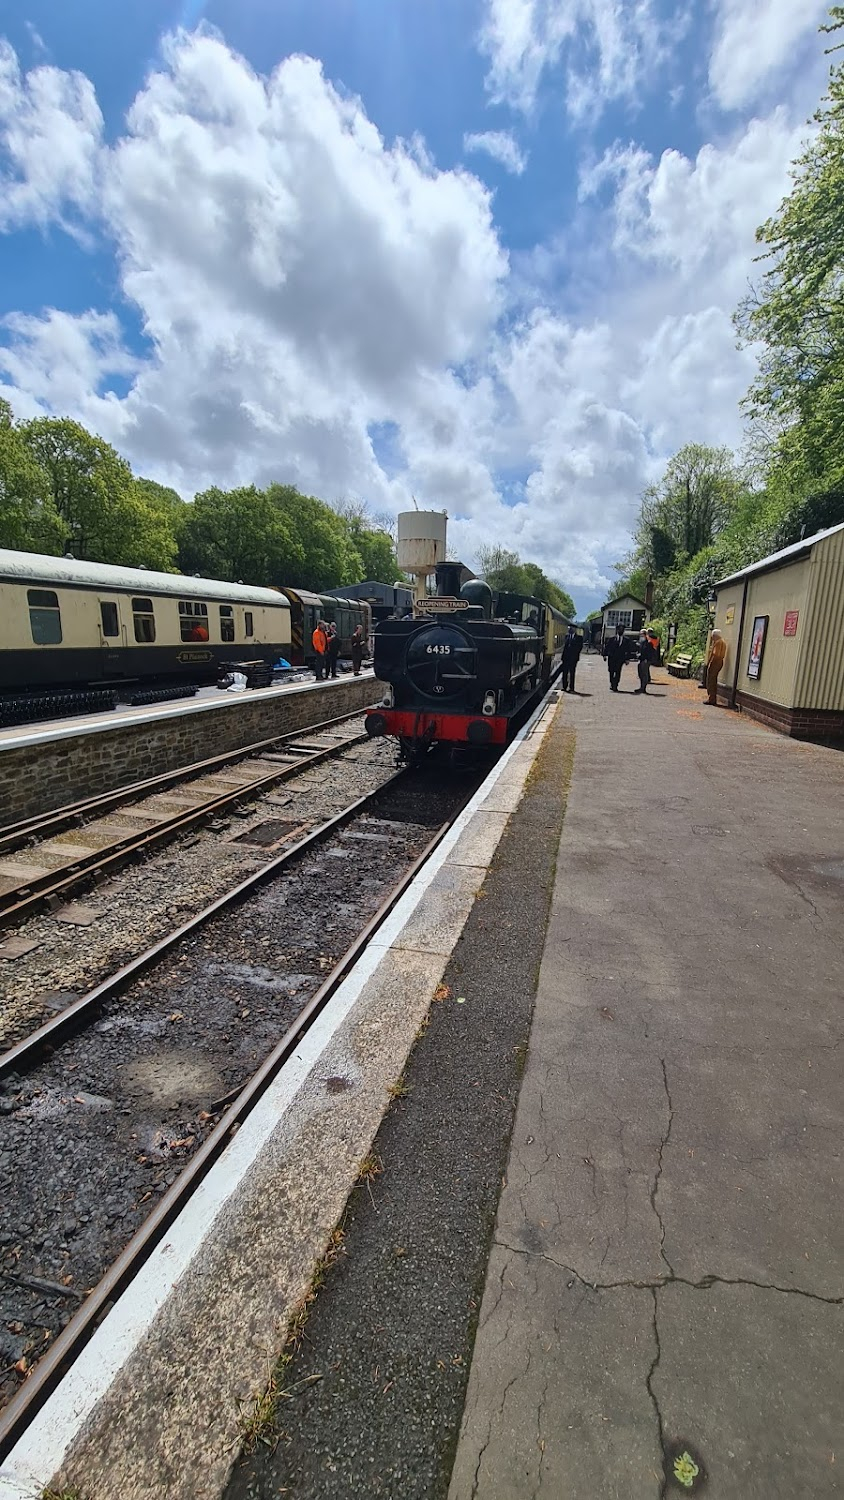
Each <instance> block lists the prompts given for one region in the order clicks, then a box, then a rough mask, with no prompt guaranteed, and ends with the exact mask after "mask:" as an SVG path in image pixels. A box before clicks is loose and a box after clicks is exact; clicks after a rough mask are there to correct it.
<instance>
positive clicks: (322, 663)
mask: <svg viewBox="0 0 844 1500" xmlns="http://www.w3.org/2000/svg"><path fill="white" fill-rule="evenodd" d="M311 645H312V646H313V648H314V657H315V661H314V672H315V673H316V680H317V682H322V679H323V677H324V676H325V670H326V663H327V661H328V657H327V652H328V633H327V631H326V629H325V625H324V623H323V621H322V620H317V626H316V630H315V631H314V633H313V635H312V636H311Z"/></svg>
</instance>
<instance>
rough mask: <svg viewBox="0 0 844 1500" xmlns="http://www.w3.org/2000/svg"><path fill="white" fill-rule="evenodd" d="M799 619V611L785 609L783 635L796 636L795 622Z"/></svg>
mask: <svg viewBox="0 0 844 1500" xmlns="http://www.w3.org/2000/svg"><path fill="white" fill-rule="evenodd" d="M799 618H800V611H799V609H787V610H786V612H785V624H784V625H783V627H782V633H783V635H796V634H797V621H798V619H799Z"/></svg>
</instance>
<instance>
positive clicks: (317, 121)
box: [0, 0, 828, 615]
mask: <svg viewBox="0 0 844 1500" xmlns="http://www.w3.org/2000/svg"><path fill="white" fill-rule="evenodd" d="M825 14H826V0H820V3H818V0H799V3H798V0H121V3H120V5H115V4H114V3H113V0H74V3H73V4H72V5H68V4H67V0H0V396H4V397H6V398H7V399H8V400H9V401H10V402H11V404H12V407H13V410H14V411H15V413H16V415H17V416H18V417H21V418H26V417H30V416H34V415H42V414H50V415H53V414H55V415H61V416H72V417H74V418H75V419H76V420H78V421H80V422H82V423H83V424H84V425H85V426H86V427H88V428H89V429H90V430H92V431H96V432H98V433H100V434H101V435H102V436H103V437H105V438H106V439H107V440H108V441H109V442H110V443H113V444H114V446H115V447H116V448H117V449H118V450H119V451H120V452H121V453H122V454H123V455H124V456H125V457H126V458H128V460H129V461H130V463H131V464H132V467H133V469H134V470H135V472H136V473H138V474H143V475H145V476H147V477H149V478H153V479H157V480H159V481H161V482H162V483H165V484H170V485H173V486H174V487H175V488H176V489H178V490H179V492H180V493H181V494H182V495H183V496H184V497H185V498H187V499H189V498H191V497H192V496H193V495H194V494H195V493H196V492H197V491H199V490H202V489H204V488H206V487H207V486H209V485H211V484H216V485H220V486H222V487H224V488H228V487H231V486H234V485H238V484H252V483H254V484H258V485H263V484H266V483H269V482H271V481H278V482H281V483H291V484H295V485H297V486H298V487H299V488H300V489H302V490H304V491H306V492H308V493H311V494H315V495H318V496H320V498H322V499H324V500H329V501H337V500H353V501H356V502H359V501H363V502H365V503H366V504H367V505H368V506H369V508H370V510H371V511H372V512H373V513H378V514H386V513H389V514H391V515H395V514H396V513H397V512H399V511H401V510H403V509H407V508H410V507H411V506H412V504H413V501H414V499H415V501H416V503H417V504H418V505H419V507H420V508H432V509H437V510H442V509H445V510H447V512H448V515H449V544H450V547H451V549H452V550H453V552H454V553H456V554H457V555H459V556H460V557H461V558H462V559H463V561H464V562H466V563H467V564H468V565H469V566H473V565H474V564H475V562H476V559H477V550H478V548H479V547H481V546H488V545H491V544H500V545H502V546H505V547H508V548H511V549H513V550H515V551H516V552H518V553H519V555H520V556H521V558H522V559H523V560H525V561H533V562H538V563H539V564H540V565H541V567H542V568H543V569H544V570H545V571H546V573H548V575H549V576H551V577H553V578H555V579H557V580H558V581H559V582H561V583H562V584H563V585H564V586H565V587H566V588H568V589H569V591H570V592H571V593H572V594H573V596H574V599H575V602H576V604H577V606H578V610H579V612H580V613H581V614H584V615H585V614H586V613H587V611H589V610H591V609H593V608H595V607H596V606H597V605H599V604H600V603H601V602H602V601H603V600H604V599H605V598H606V597H607V596H608V595H609V594H610V593H611V592H612V589H613V585H614V582H615V579H616V574H615V573H614V564H615V563H617V562H618V561H619V560H620V559H621V558H623V556H624V555H625V553H626V552H627V551H628V550H629V547H630V528H631V525H632V524H633V522H634V520H635V516H636V513H637V509H638V504H639V499H640V496H641V493H642V491H643V489H644V488H645V487H646V486H647V485H648V484H649V483H652V482H654V481H655V480H656V479H658V477H659V475H660V474H661V472H662V470H663V469H664V467H665V464H666V462H667V460H668V459H669V458H670V457H671V455H672V454H673V453H674V452H676V451H677V449H678V448H680V447H681V446H682V445H683V444H684V443H687V442H702V443H712V444H716V445H721V444H727V445H729V446H730V447H733V448H736V449H739V448H740V446H741V443H742V430H743V428H742V417H741V411H740V407H739V403H740V401H741V398H742V396H743V394H744V393H745V391H746V389H747V387H748V385H749V383H750V381H751V379H752V378H753V373H754V369H755V352H754V350H753V349H741V350H740V349H738V348H737V347H736V338H735V333H734V329H733V325H732V315H733V313H734V311H735V308H736V306H737V304H738V302H739V301H740V300H741V298H742V297H743V296H744V295H745V294H746V293H747V291H748V289H749V288H750V287H751V286H752V285H753V284H754V282H755V281H758V278H759V274H760V267H759V265H758V264H756V263H755V262H754V257H755V255H756V254H757V246H756V243H755V231H756V228H757V226H758V225H759V224H760V223H761V222H762V221H763V220H764V219H766V218H767V217H768V216H769V215H771V214H772V213H774V212H775V211H776V209H777V207H778V205H779V203H780V202H781V201H782V198H783V197H784V196H785V194H786V193H787V192H788V190H789V184H790V164H791V163H793V162H794V160H795V159H796V158H797V157H798V156H799V155H800V152H801V150H802V149H803V148H804V146H805V144H806V142H807V141H808V140H809V139H810V136H811V126H810V124H808V123H807V122H808V121H809V120H810V118H811V115H812V113H813V112H814V110H815V108H816V107H817V104H818V102H819V100H820V97H821V95H822V93H823V91H824V85H825V80H826V77H827V66H828V63H827V59H825V58H824V56H823V42H824V41H825V38H822V37H819V36H818V26H819V25H820V24H821V23H822V22H823V20H824V18H825Z"/></svg>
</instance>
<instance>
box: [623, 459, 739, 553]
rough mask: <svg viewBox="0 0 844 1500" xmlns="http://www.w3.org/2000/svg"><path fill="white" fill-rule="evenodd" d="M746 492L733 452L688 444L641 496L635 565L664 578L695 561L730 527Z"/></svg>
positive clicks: (636, 534)
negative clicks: (723, 530)
mask: <svg viewBox="0 0 844 1500" xmlns="http://www.w3.org/2000/svg"><path fill="white" fill-rule="evenodd" d="M744 488H745V486H744V484H743V481H742V479H741V476H740V475H739V472H738V470H737V467H736V463H735V459H734V456H733V454H732V453H731V452H730V449H729V448H707V447H705V446H704V445H703V444H702V443H687V444H686V446H685V447H684V448H681V449H680V451H679V453H675V455H674V457H673V458H672V459H670V460H669V463H668V465H667V467H666V470H665V473H664V474H663V476H662V479H661V480H660V481H659V483H658V484H655V485H651V486H650V487H649V488H648V489H647V490H645V493H644V495H643V496H642V504H641V509H640V512H639V520H638V523H637V526H636V533H635V547H634V552H633V557H632V559H631V560H630V561H632V564H633V567H634V568H635V567H640V568H642V569H644V571H645V573H646V575H651V576H653V577H654V578H659V577H661V576H663V575H664V574H666V573H668V572H670V571H671V569H672V568H673V567H674V566H675V565H676V564H677V563H679V562H682V561H685V560H688V558H690V557H694V556H695V554H696V553H697V552H700V550H701V548H703V547H708V546H709V545H710V544H711V543H712V541H713V540H714V538H715V537H716V536H717V535H718V533H719V531H721V530H722V529H723V528H724V526H725V525H726V524H727V521H728V520H729V518H730V515H731V514H732V511H733V509H734V507H735V505H736V504H737V502H738V499H739V496H740V495H741V494H742V493H743V492H744Z"/></svg>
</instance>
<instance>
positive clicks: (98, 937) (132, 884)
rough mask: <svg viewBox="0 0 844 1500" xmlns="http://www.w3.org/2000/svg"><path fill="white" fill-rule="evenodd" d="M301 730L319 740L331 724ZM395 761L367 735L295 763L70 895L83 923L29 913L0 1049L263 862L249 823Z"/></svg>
mask: <svg viewBox="0 0 844 1500" xmlns="http://www.w3.org/2000/svg"><path fill="white" fill-rule="evenodd" d="M362 726H363V717H362V716H361V718H360V720H357V719H355V720H350V721H349V723H348V724H347V725H343V726H342V730H343V736H345V735H348V734H351V733H352V732H355V731H357V730H358V729H359V728H361V727H362ZM333 736H334V737H337V731H336V730H334V731H333ZM302 738H303V739H307V742H308V743H309V744H310V743H313V744H321V743H325V744H329V743H331V740H332V731H330V730H324V731H322V732H321V733H319V734H316V733H315V734H313V735H307V736H305V735H303V736H302ZM395 770H396V752H395V748H394V747H393V746H392V744H389V743H387V742H386V741H382V740H377V741H372V742H370V743H367V744H363V745H360V746H356V747H355V748H353V749H351V750H347V751H345V752H344V753H343V754H342V755H341V756H338V757H337V759H334V760H328V761H324V762H323V763H322V764H321V765H319V766H316V767H314V768H313V770H310V771H308V770H306V769H305V768H303V770H302V775H301V776H299V777H296V778H295V779H294V780H292V781H288V782H284V783H281V784H280V785H279V786H278V787H276V788H275V789H272V790H270V791H268V792H266V793H265V794H264V795H263V796H261V797H259V798H257V799H256V800H255V801H252V802H250V803H249V807H248V809H247V811H246V813H245V815H242V814H238V813H234V812H231V813H227V814H225V816H221V817H220V818H219V819H218V821H217V822H215V824H214V825H212V826H206V827H205V828H203V829H201V830H199V831H194V832H192V833H188V834H187V835H185V837H183V838H182V839H180V840H179V841H178V842H175V843H172V844H169V845H168V846H167V847H166V848H162V849H161V850H158V851H155V850H153V851H152V853H151V854H150V855H149V856H147V858H146V859H144V860H143V861H141V862H138V863H135V864H133V865H130V866H128V867H127V868H125V869H124V870H122V871H121V872H120V873H119V874H117V875H115V876H113V877H112V878H111V879H109V880H107V881H104V882H103V883H102V884H100V885H98V886H97V887H96V889H94V890H92V891H91V893H90V895H87V894H83V895H82V896H79V897H76V898H75V899H76V901H78V902H81V903H82V904H84V905H85V906H87V907H90V908H91V910H92V911H95V912H96V919H95V921H94V923H93V925H92V926H90V927H86V928H80V927H75V926H72V925H68V924H67V923H65V922H63V921H62V920H61V919H60V911H56V912H55V913H53V912H39V913H37V914H35V915H33V916H32V917H30V918H29V919H28V920H27V921H26V922H24V923H22V924H21V926H20V927H19V928H18V929H17V930H16V932H15V934H14V935H15V937H18V938H21V939H23V940H24V941H25V942H28V943H33V944H35V945H36V946H35V947H34V948H33V950H32V951H31V952H29V953H26V954H24V955H23V956H22V957H20V958H15V959H9V960H6V961H3V962H0V1050H6V1049H7V1048H8V1047H11V1046H12V1045H13V1044H14V1043H15V1042H17V1041H19V1040H21V1038H22V1037H24V1036H26V1035H27V1034H28V1033H29V1032H30V1031H32V1030H33V1029H34V1027H35V1026H38V1025H41V1024H42V1023H43V1022H44V1021H47V1020H49V1019H50V1017H51V1016H53V1015H55V1014H56V1012H57V1011H60V1010H63V1009H64V1007H65V1006H66V1005H68V1004H69V1003H70V1002H71V1001H72V1000H73V999H75V998H76V996H77V995H80V994H84V993H86V992H87V991H88V990H90V989H93V987H94V985H95V984H98V983H99V982H100V981H101V980H102V979H104V978H106V977H107V975H109V974H111V973H114V971H115V970H116V969H119V968H121V967H122V965H123V964H125V963H128V962H129V960H130V959H131V958H133V957H134V956H135V955H136V954H137V953H138V952H140V951H142V950H143V949H145V948H147V947H149V946H150V944H151V943H153V942H155V941H156V940H157V939H158V938H161V937H163V936H165V935H166V933H168V932H170V931H172V930H173V928H174V927H178V926H180V925H181V923H182V922H184V921H186V920H188V919H189V917H190V916H191V915H192V914H193V913H194V912H196V911H198V910H200V909H201V908H202V907H204V906H208V905H209V904H210V903H211V902H212V901H213V900H215V899H216V898H217V897H218V896H221V895H222V894H223V893H224V892H225V891H227V890H230V889H231V888H232V886H235V885H237V884H238V882H239V881H241V880H243V879H245V878H246V876H248V875H249V874H251V873H252V871H253V870H256V869H258V868H259V867H260V866H261V865H263V864H265V863H266V862H267V860H268V859H269V858H271V857H272V853H273V850H272V849H271V848H268V847H267V846H264V847H260V846H256V845H250V844H249V843H247V842H244V841H243V840H244V836H245V835H248V833H249V832H250V830H252V829H253V828H255V827H257V825H258V824H259V823H263V822H264V821H265V820H266V819H268V818H279V819H283V820H285V821H287V820H290V822H291V824H292V827H291V828H290V830H289V836H290V838H291V839H293V838H296V837H301V835H302V832H305V831H307V829H308V828H310V827H314V826H316V825H317V824H319V823H323V822H325V821H326V819H327V818H330V817H331V816H332V815H333V814H334V813H337V812H339V811H341V809H342V808H344V807H346V806H348V804H349V802H351V801H353V800H354V799H355V798H356V797H362V796H364V795H365V794H366V793H367V792H371V791H374V790H375V789H376V788H377V787H379V786H381V785H382V784H383V783H384V782H385V781H387V780H388V779H389V778H390V776H392V775H393V774H394V772H395ZM303 825H304V826H303ZM297 830H298V831H297ZM283 842H284V840H283V841H282V844H281V845H280V846H279V847H283ZM276 852H277V851H276ZM3 936H5V934H0V938H2V937H3Z"/></svg>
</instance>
